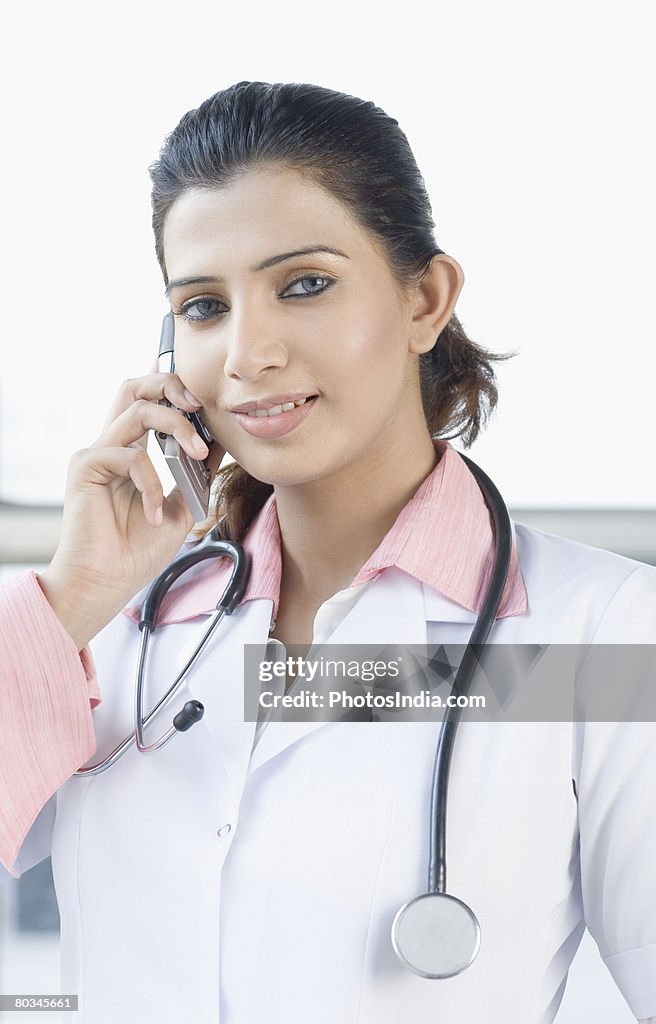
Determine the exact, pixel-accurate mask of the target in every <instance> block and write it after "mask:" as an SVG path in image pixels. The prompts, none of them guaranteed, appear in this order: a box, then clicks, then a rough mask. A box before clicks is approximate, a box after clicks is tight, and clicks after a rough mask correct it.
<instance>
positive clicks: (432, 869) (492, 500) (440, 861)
mask: <svg viewBox="0 0 656 1024" xmlns="http://www.w3.org/2000/svg"><path fill="white" fill-rule="evenodd" d="M459 455H460V458H461V459H463V460H464V462H466V464H467V466H468V467H469V469H470V470H471V472H472V474H473V475H474V477H475V478H476V482H477V483H478V486H479V487H480V489H481V491H482V493H483V496H484V498H485V499H486V503H487V505H488V508H489V510H490V513H491V515H492V521H493V527H494V536H495V557H494V563H493V567H492V574H491V577H490V584H489V587H488V589H487V592H486V594H485V602H484V604H483V608H482V610H481V613H480V615H479V616H478V618H477V620H476V624H475V625H474V629H473V630H472V634H471V637H470V638H469V642H468V644H467V647H466V648H465V651H464V654H463V656H462V659H461V662H460V665H459V666H458V671H457V672H456V677H455V679H454V681H453V684H452V687H451V696H461V695H462V696H466V695H467V693H468V692H469V686H470V684H471V680H472V676H473V674H474V671H475V669H476V666H477V664H478V655H477V650H478V648H480V647H482V646H483V645H484V644H485V642H486V640H487V638H488V635H489V633H490V630H491V628H492V625H493V624H494V620H495V617H496V613H497V611H498V608H499V605H500V604H501V598H502V596H503V591H504V588H505V585H506V580H507V578H508V570H509V567H510V553H511V550H512V523H511V520H510V515H509V513H508V509H507V508H506V503H505V502H504V500H503V498H502V496H501V494H500V492H499V490H498V489H497V487H496V486H495V484H494V483H493V482H492V480H490V478H489V476H487V474H486V473H484V472H483V470H482V469H481V468H480V466H477V465H476V463H475V462H472V460H471V459H469V458H467V456H466V455H463V454H462V452H459ZM479 653H480V652H479ZM455 703H456V702H455V701H454V702H453V705H455ZM461 713H462V708H461V707H455V706H449V707H448V708H447V710H446V713H445V715H444V718H443V720H442V726H441V728H440V735H439V739H438V742H437V748H436V752H435V760H434V764H433V779H432V786H431V810H430V821H431V828H430V841H429V856H428V892H429V893H437V892H439V893H445V892H446V807H447V793H448V786H449V770H450V767H451V755H452V753H453V745H454V742H455V737H456V730H457V728H458V723H459V721H460V716H461Z"/></svg>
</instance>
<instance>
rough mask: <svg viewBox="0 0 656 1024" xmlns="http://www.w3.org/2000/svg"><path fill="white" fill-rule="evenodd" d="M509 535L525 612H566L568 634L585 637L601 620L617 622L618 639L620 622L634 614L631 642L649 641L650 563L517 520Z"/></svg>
mask: <svg viewBox="0 0 656 1024" xmlns="http://www.w3.org/2000/svg"><path fill="white" fill-rule="evenodd" d="M515 538H516V545H517V554H518V557H519V563H520V567H521V572H522V576H523V578H524V583H525V586H526V592H527V596H528V603H529V615H533V616H536V617H537V618H538V619H542V618H543V617H545V618H548V619H549V620H550V621H554V619H558V618H559V617H560V618H561V619H563V620H564V619H565V618H566V619H567V621H569V622H571V623H572V625H573V627H574V630H573V634H574V635H573V636H572V640H573V639H575V638H576V639H585V640H587V641H591V640H592V639H593V636H594V635H595V634H596V633H597V632H598V630H599V627H600V626H601V624H602V622H603V621H604V620H606V621H607V622H611V623H612V624H613V625H614V627H617V628H620V627H621V629H622V635H621V636H618V641H620V640H621V641H623V642H627V641H629V637H628V636H627V635H625V632H624V631H625V628H626V627H627V624H628V623H629V622H630V620H635V621H634V623H633V625H632V628H633V626H635V628H636V630H637V632H636V639H635V641H634V642H653V641H650V640H648V639H647V638H646V633H647V632H648V631H649V630H650V629H651V631H652V633H654V632H656V566H653V565H649V564H647V563H645V562H639V561H638V560H637V559H633V558H627V557H626V556H624V555H619V554H616V553H614V552H612V551H606V550H604V549H603V548H596V547H593V546H592V545H589V544H582V543H581V542H579V541H574V540H569V539H568V538H566V537H559V536H556V535H555V534H551V533H547V532H546V531H544V530H538V529H536V528H534V527H528V526H525V525H523V524H522V523H516V524H515ZM652 633H650V634H649V635H650V637H651V635H652ZM567 642H568V641H567ZM608 642H612V641H611V640H608Z"/></svg>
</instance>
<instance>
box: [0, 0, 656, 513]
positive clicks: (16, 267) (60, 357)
mask: <svg viewBox="0 0 656 1024" xmlns="http://www.w3.org/2000/svg"><path fill="white" fill-rule="evenodd" d="M655 21H656V18H655V14H654V6H653V3H651V0H627V2H623V3H622V4H620V3H619V2H615V3H609V2H603V0H585V2H581V0H579V2H576V0H575V2H572V0H550V3H549V4H546V3H534V2H528V3H527V2H526V0H497V2H495V3H494V4H490V3H487V2H484V0H480V2H476V0H458V3H448V4H447V3H445V2H441V0H433V2H432V3H431V4H430V5H429V4H426V5H425V6H424V7H423V8H422V6H421V5H420V6H417V5H401V6H400V7H399V8H397V9H390V8H387V7H384V6H382V5H381V6H377V5H374V4H370V3H369V4H367V3H361V4H355V3H344V2H343V0H329V2H326V3H323V4H322V3H317V2H316V0H315V2H313V3H311V4H296V3H295V4H281V3H269V4H265V3H263V2H261V0H260V2H259V3H258V2H255V3H248V4H240V3H237V4H234V5H231V4H226V3H220V4H219V3H193V2H191V3H185V4H184V5H183V4H182V3H181V2H178V3H171V2H170V0H159V2H157V3H155V2H145V3H135V2H132V3H129V4H128V3H125V2H119V3H112V4H98V3H94V4H87V3H75V2H71V0H63V2H59V3H56V4H55V3H47V2H43V0H42V2H36V3H30V4H24V5H19V4H12V5H11V7H6V8H5V12H4V14H3V31H2V35H3V39H4V41H3V44H2V59H1V61H0V75H1V86H2V88H0V103H1V121H0V123H1V124H2V136H3V159H2V162H1V163H0V175H1V181H2V190H1V193H0V195H1V201H2V242H1V244H0V259H1V260H2V266H1V268H0V282H1V284H0V287H1V288H2V304H1V314H0V316H1V321H0V322H1V325H2V363H1V365H0V421H1V423H2V442H1V445H0V492H1V493H2V495H3V496H4V497H5V498H17V499H28V498H29V499H31V500H32V499H33V500H53V501H54V500H60V499H61V498H62V496H63V487H64V479H65V472H66V465H67V462H68V458H69V457H70V454H71V452H72V451H74V450H75V449H76V448H79V447H81V446H83V445H85V444H88V443H90V442H91V441H93V440H94V439H95V437H96V435H97V433H98V432H99V430H100V427H101V425H102V422H103V420H104V414H105V411H106V409H107V407H108V405H109V403H110V401H111V398H112V396H113V394H114V392H115V391H116V389H117V387H118V386H119V384H120V382H121V381H122V380H123V379H124V378H125V377H129V376H136V375H139V374H141V373H146V372H148V371H149V368H150V363H151V360H152V358H153V353H154V351H155V348H156V345H157V341H158V336H159V327H160V323H161V316H162V314H163V313H164V312H165V310H166V308H167V307H166V305H165V302H164V295H163V284H162V281H161V277H160V272H159V268H158V266H157V263H156V260H155V255H154V246H153V240H152V234H151V227H150V208H149V190H150V182H149V179H148V174H147V166H148V164H149V163H150V162H151V161H152V160H153V159H154V158H155V157H156V156H157V153H158V151H159V147H160V145H161V143H162V141H163V139H164V136H165V134H166V133H167V132H169V131H171V130H172V129H173V128H174V127H175V125H176V124H177V122H178V120H179V119H180V117H181V116H182V114H183V113H185V111H187V110H188V109H190V108H191V107H195V106H198V104H199V103H200V102H201V101H202V100H203V99H205V98H206V97H207V96H209V95H211V94H212V93H213V92H215V91H216V90H218V89H221V88H225V87H226V86H227V85H230V84H232V83H233V82H237V81H241V80H243V79H261V80H264V81H271V82H273V81H310V82H316V83H318V84H321V85H325V86H328V87H331V88H336V89H340V90H341V91H344V92H350V93H353V94H356V95H359V96H361V97H363V98H365V99H373V100H374V101H375V102H376V103H377V104H379V105H380V106H382V107H383V109H384V110H386V111H387V113H389V114H391V115H392V116H393V117H396V118H397V120H398V121H399V123H400V125H401V127H402V128H403V129H404V131H405V132H406V134H407V136H408V138H409V140H410V144H411V146H412V147H413V150H414V152H415V155H416V157H417V160H418V163H419V167H420V169H421V171H422V173H423V175H424V177H425V179H426V183H427V186H428V189H429V194H430V196H431V199H432V204H433V214H434V218H435V222H436V225H437V239H438V243H439V244H440V245H441V247H442V248H443V249H445V250H446V251H447V252H449V253H451V254H452V255H453V256H455V258H456V259H457V260H458V261H459V262H460V264H461V265H462V267H463V270H464V273H465V286H464V289H463V291H462V293H461V295H460V298H459V300H458V305H457V307H456V311H457V313H458V315H459V316H460V318H461V320H462V321H463V323H464V325H465V328H466V329H467V330H468V332H469V333H470V336H471V337H472V338H474V339H475V340H476V341H478V342H480V343H481V344H483V345H485V346H487V347H490V348H491V349H492V350H497V351H504V350H508V349H515V348H518V347H519V349H520V354H519V355H518V356H517V357H516V358H515V359H513V360H511V361H510V362H508V363H507V364H505V365H503V366H501V367H499V379H500V391H501V399H500V404H499V409H498V412H497V415H496V417H495V418H494V420H493V422H492V423H491V424H490V426H489V427H488V430H487V431H486V433H485V434H484V435H483V437H482V439H481V440H480V441H479V442H477V443H476V445H475V446H474V447H473V448H472V450H471V454H472V457H473V458H474V459H476V460H477V461H479V462H481V463H482V465H483V466H484V467H485V468H486V469H487V471H488V472H489V473H490V474H491V475H492V476H493V477H494V478H495V479H496V481H497V483H498V485H499V487H500V489H501V490H502V491H503V493H504V495H505V497H506V500H507V502H508V503H509V504H510V505H515V506H517V505H521V506H546V507H558V506H561V507H562V506H564V507H583V506H587V507H595V506H606V507H643V508H645V507H652V508H653V507H656V475H655V473H654V468H653V458H652V450H653V443H654V426H653V418H652V412H651V410H652V407H653V403H654V381H655V379H656V347H655V345H654V326H653V322H654V317H653V312H652V310H653V301H654V271H655V270H656V258H655V256H654V228H655V226H656V216H655V206H656V198H655V190H654V187H653V183H654V180H656V167H655V163H656V161H655V159H654V157H655V153H656V139H655V134H656V133H655V129H654V124H655V119H654V101H655V99H656V72H655V71H654V60H653V53H654V43H655V38H654V27H655Z"/></svg>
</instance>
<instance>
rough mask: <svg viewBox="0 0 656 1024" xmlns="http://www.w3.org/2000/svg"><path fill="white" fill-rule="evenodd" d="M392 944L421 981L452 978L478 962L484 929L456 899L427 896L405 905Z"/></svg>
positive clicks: (394, 929)
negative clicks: (475, 961) (422, 979)
mask: <svg viewBox="0 0 656 1024" xmlns="http://www.w3.org/2000/svg"><path fill="white" fill-rule="evenodd" d="M392 944H393V946H394V949H395V951H396V954H397V956H398V957H399V959H400V960H401V962H402V963H403V964H405V966H406V967H409V968H410V970H412V971H414V972H415V974H419V975H421V977H422V978H451V977H453V976H454V975H455V974H460V972H461V971H464V970H465V968H466V967H469V965H470V964H471V963H472V961H473V960H474V959H475V958H476V954H477V953H478V949H479V946H480V944H481V929H480V925H479V923H478V920H477V918H476V915H475V914H474V912H473V910H472V909H471V908H470V907H468V906H467V904H466V903H463V902H462V900H459V899H457V898H456V897H455V896H449V895H448V894H447V893H444V892H428V893H424V894H423V895H422V896H417V897H416V898H415V899H413V900H410V902H409V903H405V904H404V905H403V906H402V907H401V909H400V910H399V911H398V913H397V915H396V917H395V918H394V923H393V924H392Z"/></svg>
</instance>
